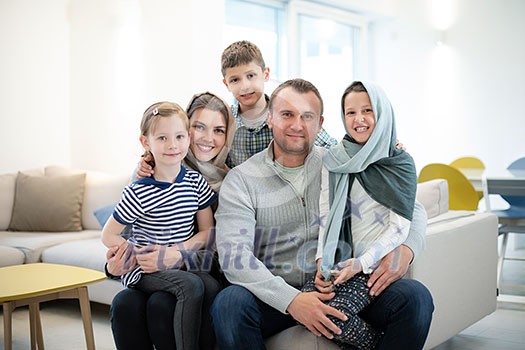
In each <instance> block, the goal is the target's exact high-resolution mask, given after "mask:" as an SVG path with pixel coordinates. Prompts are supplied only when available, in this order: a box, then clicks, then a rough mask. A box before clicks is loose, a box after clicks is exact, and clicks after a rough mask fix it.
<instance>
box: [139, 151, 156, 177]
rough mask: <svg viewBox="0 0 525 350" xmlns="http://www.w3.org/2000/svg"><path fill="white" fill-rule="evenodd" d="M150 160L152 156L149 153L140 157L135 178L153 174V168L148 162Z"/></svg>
mask: <svg viewBox="0 0 525 350" xmlns="http://www.w3.org/2000/svg"><path fill="white" fill-rule="evenodd" d="M152 160H153V156H152V155H151V154H148V155H146V156H144V157H142V158H140V162H139V164H138V167H137V179H142V178H144V177H150V176H151V175H153V168H152V167H151V165H149V163H148V162H151V161H152Z"/></svg>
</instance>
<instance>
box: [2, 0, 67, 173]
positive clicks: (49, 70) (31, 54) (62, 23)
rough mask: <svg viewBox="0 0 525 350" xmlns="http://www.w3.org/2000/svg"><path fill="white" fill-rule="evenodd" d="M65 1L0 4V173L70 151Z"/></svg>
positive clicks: (5, 0)
mask: <svg viewBox="0 0 525 350" xmlns="http://www.w3.org/2000/svg"><path fill="white" fill-rule="evenodd" d="M67 3H68V1H67V0H50V1H35V0H0V172H3V171H6V170H16V169H26V168H32V167H36V166H41V165H45V164H47V163H49V162H53V163H68V162H69V153H70V138H69V134H70V119H69V106H70V100H69V96H70V90H69V55H68V51H69V31H68V22H67V18H66V11H65V10H66V5H67Z"/></svg>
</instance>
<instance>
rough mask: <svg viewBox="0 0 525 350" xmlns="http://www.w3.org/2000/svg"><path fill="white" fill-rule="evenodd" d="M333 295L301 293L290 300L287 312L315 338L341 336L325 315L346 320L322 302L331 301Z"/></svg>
mask: <svg viewBox="0 0 525 350" xmlns="http://www.w3.org/2000/svg"><path fill="white" fill-rule="evenodd" d="M334 295H335V294H334V293H329V294H323V293H318V292H308V293H304V292H301V293H299V294H297V296H296V297H295V298H294V299H293V300H292V302H291V303H290V305H289V306H288V310H287V311H288V312H289V313H290V315H292V317H293V318H294V319H295V320H296V321H299V322H300V323H301V324H303V325H304V326H305V327H306V328H308V330H309V331H310V332H312V333H313V334H315V335H316V336H318V337H319V336H321V335H324V336H325V337H326V338H328V339H332V338H333V337H334V336H333V334H332V333H335V334H341V330H340V329H339V327H337V326H336V325H335V324H334V323H333V322H332V321H330V319H329V318H328V317H327V315H331V316H334V317H337V318H339V319H341V320H343V321H346V320H347V319H348V318H347V317H346V315H345V314H344V313H342V312H341V311H339V310H337V309H334V308H333V307H331V306H328V305H326V304H324V303H323V301H327V300H330V299H332V298H333V297H334Z"/></svg>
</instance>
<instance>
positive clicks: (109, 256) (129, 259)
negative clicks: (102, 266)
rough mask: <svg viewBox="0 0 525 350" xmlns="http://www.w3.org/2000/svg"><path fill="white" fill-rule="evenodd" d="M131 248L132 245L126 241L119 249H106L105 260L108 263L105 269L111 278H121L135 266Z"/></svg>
mask: <svg viewBox="0 0 525 350" xmlns="http://www.w3.org/2000/svg"><path fill="white" fill-rule="evenodd" d="M133 248H134V247H133V245H132V244H130V243H128V242H127V241H126V242H124V243H122V244H121V245H120V246H119V247H115V248H110V249H108V251H107V252H106V260H107V263H108V264H107V269H108V272H109V273H110V274H112V275H113V276H122V275H123V274H125V273H127V272H129V271H131V270H132V269H133V268H134V267H135V266H136V265H137V260H136V259H135V254H134V253H133Z"/></svg>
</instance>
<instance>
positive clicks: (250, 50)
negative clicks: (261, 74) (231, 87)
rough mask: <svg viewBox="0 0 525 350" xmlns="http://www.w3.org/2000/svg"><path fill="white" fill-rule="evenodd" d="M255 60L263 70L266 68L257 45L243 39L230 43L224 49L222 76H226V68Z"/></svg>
mask: <svg viewBox="0 0 525 350" xmlns="http://www.w3.org/2000/svg"><path fill="white" fill-rule="evenodd" d="M251 62H255V64H256V65H258V66H259V67H261V69H262V70H264V69H265V68H266V64H265V63H264V59H263V56H262V53H261V50H259V48H258V47H257V45H255V44H253V43H251V42H249V41H247V40H241V41H236V42H234V43H232V44H230V45H229V46H228V47H227V48H225V49H224V51H223V52H222V56H221V72H222V76H223V77H225V76H226V69H228V68H233V67H237V66H240V65H241V64H249V63H251Z"/></svg>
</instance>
